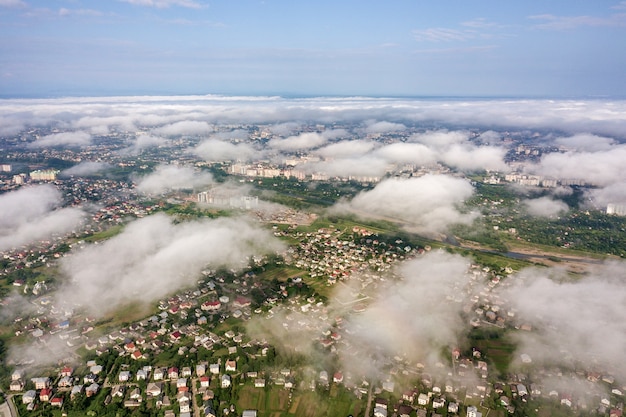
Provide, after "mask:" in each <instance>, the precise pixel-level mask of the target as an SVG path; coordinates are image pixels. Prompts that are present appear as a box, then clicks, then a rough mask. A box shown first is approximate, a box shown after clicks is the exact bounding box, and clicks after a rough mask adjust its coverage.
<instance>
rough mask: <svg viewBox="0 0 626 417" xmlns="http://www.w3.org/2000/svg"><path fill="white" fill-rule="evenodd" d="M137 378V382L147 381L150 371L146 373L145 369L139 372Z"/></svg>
mask: <svg viewBox="0 0 626 417" xmlns="http://www.w3.org/2000/svg"><path fill="white" fill-rule="evenodd" d="M135 378H136V379H137V381H145V380H146V379H148V371H146V370H145V369H140V370H138V371H137V375H136V376H135Z"/></svg>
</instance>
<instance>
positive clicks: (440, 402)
mask: <svg viewBox="0 0 626 417" xmlns="http://www.w3.org/2000/svg"><path fill="white" fill-rule="evenodd" d="M445 406H446V399H445V398H444V397H437V398H435V399H433V408H442V407H445Z"/></svg>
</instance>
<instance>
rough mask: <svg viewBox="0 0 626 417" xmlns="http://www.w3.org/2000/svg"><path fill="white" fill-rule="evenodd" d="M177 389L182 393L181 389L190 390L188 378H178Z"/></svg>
mask: <svg viewBox="0 0 626 417" xmlns="http://www.w3.org/2000/svg"><path fill="white" fill-rule="evenodd" d="M176 388H177V389H178V391H181V388H188V387H187V378H178V379H177V380H176Z"/></svg>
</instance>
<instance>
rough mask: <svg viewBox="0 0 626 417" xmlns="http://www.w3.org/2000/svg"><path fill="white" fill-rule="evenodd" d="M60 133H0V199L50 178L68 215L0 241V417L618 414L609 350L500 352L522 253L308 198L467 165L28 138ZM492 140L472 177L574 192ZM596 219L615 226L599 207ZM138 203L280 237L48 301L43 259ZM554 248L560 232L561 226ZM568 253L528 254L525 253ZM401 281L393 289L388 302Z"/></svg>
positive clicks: (53, 263) (501, 219) (49, 265)
mask: <svg viewBox="0 0 626 417" xmlns="http://www.w3.org/2000/svg"><path fill="white" fill-rule="evenodd" d="M219 129H222V130H221V131H220V132H218V133H222V134H223V135H224V136H228V135H227V134H228V133H229V132H230V133H232V132H236V134H235V133H232V135H231V136H232V140H231V141H230V142H229V141H226V142H224V143H226V144H229V145H230V146H234V147H239V148H240V149H238V151H239V152H242V151H243V150H244V149H248V148H244V146H250V147H254V146H256V147H258V148H262V147H268V146H269V147H271V143H272V141H277V140H283V141H285V140H287V139H282V137H283V136H284V135H282V134H279V133H277V129H276V128H275V127H273V126H271V125H235V126H232V125H228V126H220V127H219ZM349 129H352V130H353V131H355V129H353V128H352V126H350V125H349V124H345V125H337V124H335V125H333V126H326V125H321V124H319V123H316V124H311V125H305V126H303V127H301V128H300V130H298V131H295V132H290V134H292V135H293V136H292V137H299V138H303V137H304V138H309V139H311V138H314V137H322V136H323V135H324V133H325V132H331V131H334V132H335V133H333V134H332V135H329V136H328V137H330V138H343V137H344V136H346V135H348V134H347V130H349ZM241 132H245V133H241ZM62 133H63V132H62V131H60V130H55V129H49V128H41V129H39V128H33V129H30V130H27V131H25V132H23V133H22V134H20V135H16V136H14V137H9V138H6V139H4V142H3V151H4V152H3V160H2V161H0V162H1V163H2V165H1V168H2V172H1V173H0V179H1V181H2V182H1V184H0V186H1V189H2V191H3V193H5V194H3V195H9V194H10V193H16V192H20V190H27V189H29V187H52V188H53V189H55V190H58V192H59V195H60V196H61V197H59V202H58V203H57V205H58V207H57V208H58V210H61V208H62V209H63V210H65V209H71V208H75V209H76V208H80V210H82V214H81V215H80V216H79V217H78V218H77V221H76V223H74V224H73V225H72V227H69V228H66V229H62V230H61V229H59V230H55V231H54V232H53V233H51V234H50V235H49V236H45V237H43V236H41V237H40V236H38V235H36V236H37V237H36V238H35V239H34V240H32V241H30V242H28V243H26V242H24V243H21V242H20V244H19V245H18V246H12V245H8V246H7V247H6V248H4V250H3V252H2V255H3V256H2V259H1V260H0V262H2V278H3V286H2V296H3V301H2V309H3V313H2V314H3V315H2V320H3V321H2V331H3V344H4V353H3V356H4V358H3V362H4V365H3V367H2V380H0V383H1V386H2V389H3V390H4V395H5V401H6V402H5V404H6V407H5V406H3V407H5V408H4V409H5V410H8V411H4V413H5V415H12V416H15V417H16V416H31V415H32V416H39V415H41V416H44V415H55V416H56V415H59V416H60V415H67V416H72V415H93V416H108V415H111V416H123V415H129V416H130V415H154V416H167V417H169V416H205V417H207V416H214V417H215V416H226V415H234V416H245V417H250V416H261V417H264V416H291V415H293V416H311V417H315V416H322V415H329V416H330V415H332V416H343V415H345V416H348V415H353V416H371V415H373V416H375V417H387V416H390V417H391V416H399V417H404V416H420V417H422V416H453V415H459V416H470V417H474V416H482V415H484V416H487V415H499V416H505V415H519V416H525V415H538V416H546V415H555V416H558V415H602V416H610V417H619V416H621V415H622V412H623V403H624V392H625V390H626V381H624V380H622V379H620V377H621V375H620V374H619V372H613V371H614V370H613V369H611V367H610V366H608V365H610V363H607V362H606V361H602V359H601V358H600V360H597V361H589V362H581V360H580V358H578V357H572V358H570V359H568V360H566V361H564V362H563V363H555V364H550V363H543V362H541V361H537V360H536V358H535V357H534V353H533V352H524V351H520V350H518V349H517V343H521V342H519V340H521V339H523V338H525V337H526V336H527V335H528V336H530V337H533V336H537V335H541V332H542V331H544V330H545V329H541V328H539V329H538V328H537V326H536V325H535V324H534V323H532V322H530V321H527V319H528V317H525V316H523V315H521V314H520V312H519V311H518V310H519V309H518V306H517V304H515V300H514V297H512V294H514V291H516V288H517V287H516V285H519V282H521V281H523V279H524V278H522V277H520V276H521V275H523V274H522V273H521V271H522V270H524V269H525V268H527V267H530V266H535V267H537V264H536V263H534V264H533V263H532V262H529V261H526V260H524V258H520V259H517V258H512V257H511V258H507V257H504V256H502V255H501V254H497V253H492V251H491V248H490V247H489V246H488V245H487V246H485V247H479V248H478V249H477V250H476V249H474V248H472V247H469V246H466V245H460V244H458V242H457V243H455V242H453V243H451V242H450V240H451V236H450V235H451V234H450V233H449V232H443V231H442V232H437V233H432V232H430V231H429V233H425V234H422V233H414V232H412V231H411V230H410V228H409V227H405V226H406V224H405V222H401V221H397V220H398V219H396V218H394V217H393V215H389V214H385V213H382V214H380V215H375V216H370V217H365V218H361V217H359V216H358V214H359V213H358V211H357V212H348V213H346V212H341V211H337V212H332V211H330V212H326V211H324V209H326V208H329V207H331V206H333V205H334V204H336V203H338V202H341V201H342V200H343V199H346V198H350V197H354V196H355V195H359V193H363V192H367V191H370V190H372V189H374V188H375V187H376V186H377V184H380V183H381V182H382V181H384V179H385V178H396V179H405V180H406V179H412V178H428V177H429V176H442V175H445V176H451V177H454V178H455V179H466V178H468V177H470V176H469V174H465V173H464V172H462V171H459V170H458V169H456V168H455V167H454V166H452V163H451V162H450V160H447V161H446V163H444V162H441V161H439V160H437V159H436V158H435V159H433V160H430V159H425V160H424V163H423V164H417V163H408V162H406V161H403V160H402V158H397V159H395V160H394V161H393V163H387V162H389V161H390V160H389V159H386V160H385V161H386V163H385V164H384V165H377V166H378V168H377V170H362V169H354V170H353V172H347V171H346V172H342V173H340V172H339V171H338V170H337V169H336V167H334V166H333V164H332V162H333V160H334V158H335V157H331V156H328V155H324V154H323V153H322V152H315V151H311V152H307V151H306V149H305V148H304V147H300V146H299V145H296V144H291V145H290V147H289V148H287V145H284V144H283V145H280V146H283V147H284V148H280V146H279V145H276V144H275V145H274V149H275V150H276V149H288V151H281V152H284V154H283V153H279V154H265V155H262V156H261V158H259V159H258V160H254V159H250V158H248V159H247V160H242V161H237V160H233V159H231V158H228V157H224V158H222V159H220V160H212V159H210V158H209V159H208V160H207V159H204V158H201V157H199V156H198V154H199V153H201V152H200V150H199V149H200V146H201V144H200V145H199V140H200V139H199V138H198V136H197V135H178V136H176V137H175V139H172V140H168V141H166V140H156V139H154V138H153V142H154V143H153V144H152V145H150V146H147V147H146V148H145V149H140V148H134V149H129V147H128V141H129V140H133V141H136V140H137V141H138V140H139V138H141V137H143V138H145V137H146V136H144V135H148V134H150V130H149V129H145V130H144V131H141V132H125V131H121V130H120V131H112V132H109V133H108V134H103V135H100V136H99V137H98V139H96V140H94V141H93V142H92V143H89V144H86V145H85V146H81V147H80V148H76V147H52V148H49V149H48V148H46V149H41V150H36V151H35V150H32V148H31V147H29V146H30V145H29V144H32V143H36V141H37V140H39V138H41V137H51V136H53V135H59V134H62ZM420 134H425V132H424V129H422V128H417V127H416V128H409V129H397V128H396V129H395V130H394V129H391V130H390V131H389V132H387V133H381V132H380V131H376V130H375V129H370V130H369V131H366V132H364V133H363V136H362V137H359V138H358V140H361V141H363V143H364V144H365V146H366V147H370V148H375V147H380V148H379V154H380V155H383V154H384V155H386V154H385V152H387V153H390V152H391V148H392V147H398V146H400V145H406V144H408V142H407V139H408V138H410V137H411V136H412V135H420ZM484 134H485V132H481V131H479V130H478V129H476V130H475V131H472V132H470V133H469V134H468V141H469V142H470V143H476V145H475V146H476V149H480V148H482V147H483V145H481V144H482V143H484V142H486V139H485V138H484ZM307 135H309V136H307ZM502 136H503V139H502V142H503V144H505V145H506V146H508V150H507V151H506V158H505V160H506V162H507V164H508V166H509V168H510V172H508V173H504V172H500V171H498V170H487V171H484V170H483V171H481V172H480V174H479V175H476V174H474V175H472V176H471V178H470V179H471V181H473V182H476V183H480V186H482V187H485V188H484V189H485V190H500V188H498V187H502V186H503V185H504V184H515V185H516V186H524V187H538V188H539V189H540V193H544V192H546V190H552V189H556V188H557V187H577V188H576V189H578V188H579V187H586V186H588V185H590V184H589V182H587V181H585V180H583V179H582V178H566V177H563V178H556V177H549V176H544V175H540V174H526V173H522V172H524V170H525V168H524V167H526V166H530V165H532V164H533V163H536V161H537V160H538V158H540V157H541V155H543V154H544V153H546V154H549V153H558V152H562V151H563V150H562V149H559V148H558V147H554V146H540V145H538V144H537V141H535V140H533V139H532V135H528V134H527V133H526V132H519V133H518V132H506V133H503V134H502ZM144 140H147V139H144ZM355 141H356V139H355ZM330 146H332V145H330ZM468 146H469V145H468ZM472 146H474V145H472ZM190 148H193V149H196V154H194V153H192V152H189V149H190ZM385 148H386V149H387V150H386V151H383V150H384V149H385ZM335 151H337V152H339V150H338V149H335ZM282 156H285V158H283V159H280V157H282ZM339 158H340V157H339ZM279 159H280V160H279ZM340 159H341V158H340ZM85 161H90V162H92V163H94V164H97V165H94V166H92V168H94V170H93V171H89V172H86V173H81V172H76V171H75V173H72V167H74V166H80V164H83V163H84V162H85ZM372 164H374V162H372ZM170 168H174V169H178V170H182V169H187V168H188V169H189V170H191V171H190V172H193V173H194V175H195V176H196V177H198V178H199V177H202V176H205V178H210V180H207V181H205V183H202V182H200V183H194V182H193V181H191V180H190V179H189V181H188V182H183V183H174V182H172V181H170V180H172V179H173V177H176V176H177V175H178V174H179V173H180V171H175V170H174V171H168V172H166V173H165V175H164V176H163V177H162V179H163V182H164V185H163V187H156V188H154V189H152V188H149V187H148V186H147V185H146V182H145V181H144V182H142V181H143V179H145V178H146V177H148V176H149V175H151V174H153V173H155V172H157V173H158V172H162V171H163V170H166V169H170ZM457 168H458V167H457ZM159 170H161V171H159ZM107 171H108V172H109V174H108V175H103V174H102V173H101V172H107ZM217 178H221V182H220V181H217V180H216V179H217ZM591 185H593V184H591ZM142 187H143V188H142ZM487 187H495V188H487ZM481 196H482V195H481ZM501 196H502V195H497V198H496V199H488V198H487V197H485V198H484V199H483V200H481V201H479V204H478V206H479V207H481V208H482V210H484V211H485V212H487V211H489V212H493V213H497V216H494V217H493V222H494V223H493V226H492V229H493V230H490V231H489V233H492V234H493V233H497V234H498V239H509V240H502V241H504V242H506V243H510V242H518V241H523V240H528V241H530V240H531V239H530V238H526V237H525V236H524V235H523V233H524V232H525V231H524V230H522V229H520V230H517V229H516V228H515V227H513V226H515V224H516V223H515V222H516V221H518V220H517V219H516V218H513V217H512V216H513V215H512V214H510V213H507V214H506V215H502V210H503V206H505V205H506V202H505V200H504V198H502V199H501V198H500V197H501ZM515 198H518V197H515ZM415 209H416V210H419V207H416V208H415ZM597 212H598V213H601V214H600V215H602V216H605V217H603V219H604V218H606V219H609V220H610V221H613V222H616V224H621V223H619V222H621V221H623V220H622V218H621V217H619V216H620V215H623V212H624V210H623V207H622V205H620V204H619V202H616V203H611V204H608V205H602V206H601V207H597ZM511 213H512V211H511ZM159 215H165V216H167V217H168V218H173V219H175V222H177V223H175V224H185V223H193V222H195V221H198V222H200V221H204V220H206V221H212V220H214V219H219V218H238V217H237V216H242V217H246V218H251V219H253V220H252V221H253V222H254V225H255V226H254V227H258V228H259V229H262V230H264V231H265V232H267V233H268V234H269V235H270V236H271V237H272V238H274V239H276V241H277V242H280V245H279V244H276V247H280V250H278V251H277V252H270V253H254V254H248V255H247V256H246V257H244V258H243V259H239V260H238V264H237V266H236V267H235V266H232V265H229V266H221V267H215V266H212V265H205V266H204V267H203V268H201V270H200V271H199V273H198V274H197V275H196V276H192V277H187V276H186V277H184V279H183V277H177V276H171V277H169V279H170V280H171V281H175V280H177V279H180V280H181V284H180V285H178V286H175V287H172V288H176V290H174V291H170V292H169V293H168V294H167V295H166V296H163V297H159V299H156V300H152V299H142V295H141V294H140V293H133V294H124V295H123V297H122V295H121V294H120V297H119V298H122V299H124V300H125V301H124V302H123V303H120V305H119V306H117V308H115V309H113V311H107V312H106V313H105V314H102V315H99V316H98V315H97V314H95V315H94V314H93V312H92V311H90V309H89V306H88V304H89V303H91V302H92V300H88V299H86V300H81V299H73V298H72V297H65V298H59V297H57V294H58V293H61V292H62V291H63V290H66V286H67V285H69V284H68V282H67V281H68V279H67V277H64V276H63V271H64V269H63V268H64V266H63V265H65V264H64V262H66V261H67V260H68V259H73V257H75V256H76V254H78V253H81V252H85V251H89V250H90V248H92V247H94V246H95V247H101V248H102V247H106V245H107V244H108V242H112V241H114V239H116V238H117V237H118V236H123V235H124V233H126V231H127V230H128V229H129V226H130V225H131V224H133V223H137V222H140V221H142V220H145V219H148V218H153V217H156V216H159ZM576 215H579V214H578V213H577V214H576ZM507 216H511V217H507ZM459 218H461V216H459ZM607 221H608V220H607ZM496 225H497V226H496ZM172 227H174V226H172ZM499 227H501V228H502V229H501V230H500V229H499ZM529 230H530V229H529ZM565 233H568V232H565ZM607 233H608V232H607ZM468 235H471V234H468ZM572 235H574V231H572ZM520 236H524V238H523V239H522V238H520ZM528 236H529V237H530V235H528ZM567 236H569V235H567ZM462 237H463V240H464V241H466V240H467V239H470V238H468V237H467V236H465V235H463V236H462ZM459 239H460V238H459ZM616 239H617V238H616ZM477 242H478V243H482V242H480V240H479V239H477ZM531 243H532V242H531ZM560 243H562V245H561V246H563V247H566V246H565V245H564V243H567V245H571V246H575V245H581V244H580V243H578V242H576V241H575V239H570V238H568V237H566V235H565V234H564V235H563V241H562V242H560ZM615 246H616V247H617V248H616V249H615V250H616V251H623V247H621V246H620V245H615ZM560 249H562V248H560ZM620 253H621V252H616V253H615V255H619V254H620ZM568 256H569V255H568V254H567V252H565V253H559V252H554V253H552V252H550V255H549V256H546V258H550V259H546V260H545V264H544V265H550V264H551V263H561V264H563V263H564V261H563V260H567V259H569V258H568ZM585 256H586V255H585ZM585 259H586V258H585ZM585 262H589V263H590V264H593V263H594V262H596V260H595V259H591V260H589V259H587V260H583V263H585ZM431 269H432V270H433V271H435V270H444V271H447V274H443V273H442V275H441V276H439V275H438V273H433V276H437V279H438V284H437V285H434V286H433V288H431V287H430V285H431V284H427V283H426V282H425V281H420V280H421V279H423V278H422V277H421V276H420V273H419V272H418V271H421V270H425V271H429V270H431ZM574 272H575V273H579V271H578V270H576V271H574ZM188 275H189V274H188ZM146 282H148V283H149V281H146ZM409 284H410V285H409ZM148 285H149V284H148ZM70 291H71V287H70ZM146 292H148V291H147V290H146ZM413 292H415V293H413ZM69 294H72V293H71V292H70V293H69ZM406 294H411V295H412V297H413V298H411V300H410V301H411V302H408V304H407V305H404V304H403V302H406V301H407V300H406V299H405V298H403V295H406ZM103 296H104V295H103ZM390 300H396V301H397V304H394V302H393V301H390ZM93 302H95V300H93ZM413 303H415V305H412V304H413ZM86 304H87V305H86ZM386 314H389V315H388V316H386ZM425 323H426V324H429V325H428V326H427V325H426V324H425ZM432 323H435V325H430V324H432ZM436 325H440V326H441V327H440V328H438V329H432V328H431V327H433V326H436ZM446 326H449V329H450V331H449V332H448V331H444V327H446ZM548 326H549V325H548ZM448 333H450V334H448ZM568 355H569V353H567V352H563V356H564V357H566V356H568ZM6 413H9V414H6Z"/></svg>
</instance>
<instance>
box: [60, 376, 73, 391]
mask: <svg viewBox="0 0 626 417" xmlns="http://www.w3.org/2000/svg"><path fill="white" fill-rule="evenodd" d="M72 381H73V378H72V377H71V376H67V375H66V376H64V377H61V379H59V382H58V383H57V386H58V387H59V388H69V387H71V386H72Z"/></svg>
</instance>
